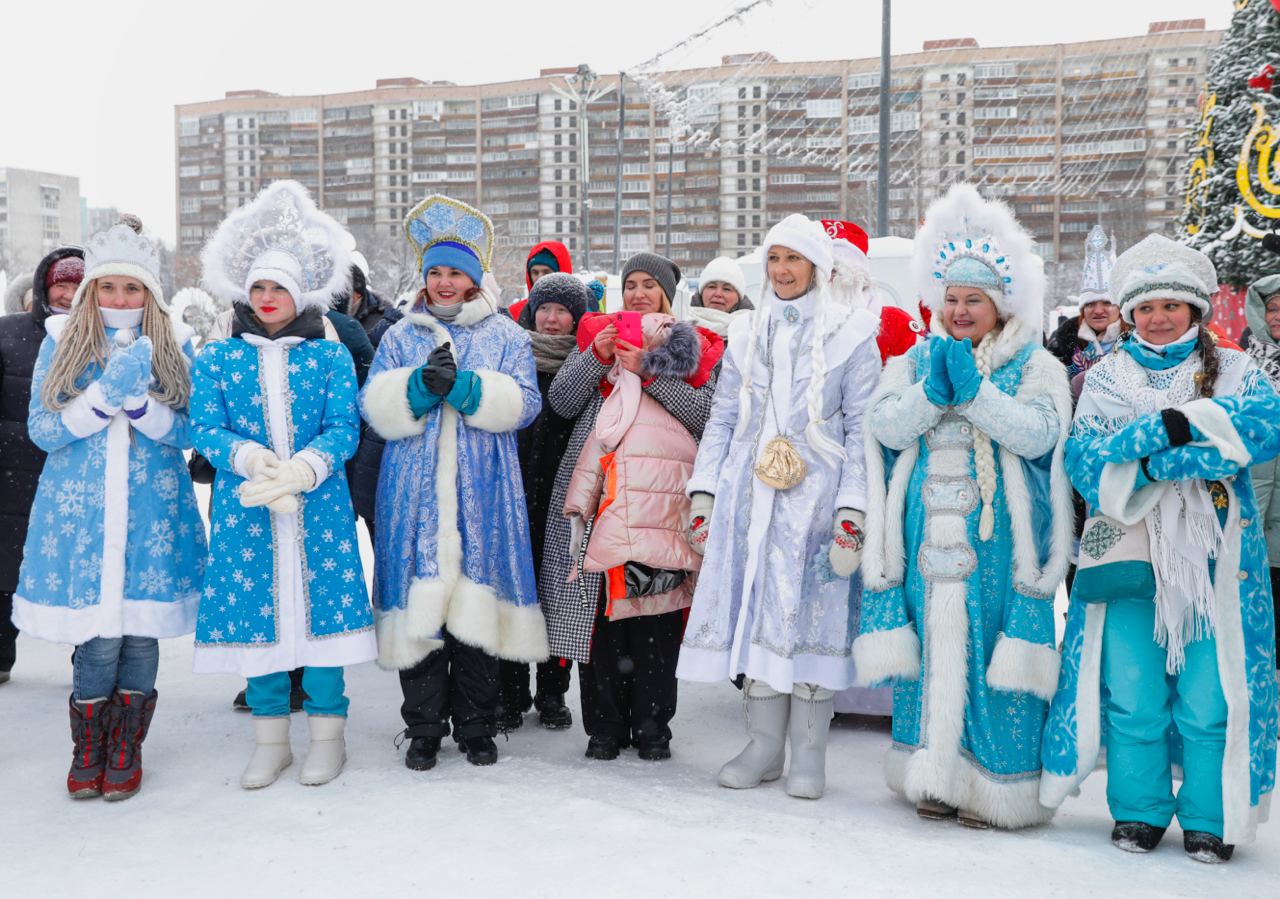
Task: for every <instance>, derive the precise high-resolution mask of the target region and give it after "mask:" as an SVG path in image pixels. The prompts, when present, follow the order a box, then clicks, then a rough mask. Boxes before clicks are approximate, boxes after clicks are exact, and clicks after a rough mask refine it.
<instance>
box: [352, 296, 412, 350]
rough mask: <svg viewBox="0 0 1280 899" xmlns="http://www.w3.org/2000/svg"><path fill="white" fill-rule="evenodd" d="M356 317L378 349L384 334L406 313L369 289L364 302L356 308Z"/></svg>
mask: <svg viewBox="0 0 1280 899" xmlns="http://www.w3.org/2000/svg"><path fill="white" fill-rule="evenodd" d="M354 318H355V320H356V321H358V322H359V323H360V325H361V327H363V328H364V333H366V334H368V335H369V340H370V341H371V342H372V343H373V348H374V349H375V350H376V349H377V348H378V344H379V343H381V342H382V335H383V334H386V333H387V329H388V328H390V327H391V326H392V325H394V324H395V323H396V322H398V321H400V319H402V318H404V313H403V312H401V311H400V310H399V309H396V308H394V307H393V306H391V304H390V303H387V302H386V301H384V300H383V299H382V297H380V296H378V295H377V294H376V293H374V292H373V291H372V290H367V291H366V292H365V294H364V302H363V303H361V304H360V308H359V309H358V310H356V314H355V316H354Z"/></svg>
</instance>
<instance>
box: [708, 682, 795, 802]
mask: <svg viewBox="0 0 1280 899" xmlns="http://www.w3.org/2000/svg"><path fill="white" fill-rule="evenodd" d="M742 704H743V706H744V707H745V710H746V716H747V736H748V737H750V738H751V742H749V743H748V744H747V747H746V748H745V749H743V750H742V752H740V753H738V755H737V757H735V758H734V759H733V760H732V761H730V762H728V763H726V764H725V766H724V767H723V768H721V769H720V778H719V780H720V786H722V787H729V788H730V789H732V790H749V789H751V788H752V787H758V786H760V784H761V783H764V782H767V781H773V780H777V779H778V778H779V777H781V776H782V765H783V762H784V761H785V758H786V751H787V716H788V715H790V713H791V695H790V694H788V693H779V692H778V691H777V690H774V689H773V688H772V687H770V686H769V685H768V684H766V683H765V682H764V681H758V680H751V679H750V678H748V679H747V681H746V683H744V684H743V685H742Z"/></svg>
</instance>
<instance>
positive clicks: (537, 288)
mask: <svg viewBox="0 0 1280 899" xmlns="http://www.w3.org/2000/svg"><path fill="white" fill-rule="evenodd" d="M590 296H591V294H590V291H588V290H587V285H585V284H583V283H582V281H581V280H579V279H578V278H577V277H575V276H574V275H566V274H564V273H562V272H552V273H551V274H549V275H543V276H542V277H541V278H539V279H538V280H537V281H535V282H534V284H533V289H532V290H530V291H529V314H530V315H536V314H537V312H538V307H539V306H542V305H543V304H545V303H559V304H560V305H561V306H563V307H564V308H566V309H568V310H569V314H570V315H572V316H573V324H574V326H575V327H576V326H577V324H578V322H579V321H581V320H582V316H583V315H584V314H585V313H586V311H587V302H588V299H589V297H590Z"/></svg>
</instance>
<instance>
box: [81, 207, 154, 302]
mask: <svg viewBox="0 0 1280 899" xmlns="http://www.w3.org/2000/svg"><path fill="white" fill-rule="evenodd" d="M108 275H118V276H120V277H124V278H134V279H135V280H138V281H141V282H142V284H143V286H145V287H146V288H147V290H149V291H151V296H152V297H154V298H155V301H156V305H158V306H159V307H160V308H161V309H162V310H164V312H165V313H166V314H167V313H168V312H169V305H168V303H166V302H165V299H164V291H163V290H162V289H161V288H160V250H159V249H158V248H157V247H156V245H155V244H153V243H152V242H151V241H149V240H147V239H146V238H145V237H143V236H142V235H141V234H139V233H137V232H136V231H134V230H133V229H132V228H130V227H129V226H128V225H126V224H123V223H120V224H117V225H112V226H111V227H110V228H108V229H107V230H106V231H99V232H98V233H97V234H95V235H93V237H91V238H89V243H88V244H86V245H85V248H84V278H83V279H82V280H81V281H80V286H79V287H77V288H76V295H75V297H74V298H73V299H72V300H71V306H72V308H74V307H75V306H77V305H79V303H80V300H81V299H82V298H83V297H84V294H85V290H87V289H88V287H89V284H91V283H92V282H93V281H94V280H96V279H98V278H105V277H107V276H108Z"/></svg>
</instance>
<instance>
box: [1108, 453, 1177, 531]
mask: <svg viewBox="0 0 1280 899" xmlns="http://www.w3.org/2000/svg"><path fill="white" fill-rule="evenodd" d="M1137 479H1138V463H1137V462H1108V463H1107V464H1106V465H1103V466H1102V477H1100V478H1099V479H1098V511H1100V512H1101V513H1102V514H1103V515H1108V516H1110V517H1111V518H1114V519H1115V520H1116V521H1118V522H1120V523H1121V524H1137V523H1138V522H1140V521H1142V520H1143V519H1145V518H1146V517H1147V515H1148V514H1149V513H1150V512H1151V510H1152V509H1154V508H1155V507H1156V505H1157V504H1158V503H1159V502H1160V497H1162V496H1164V492H1165V491H1166V490H1167V489H1169V485H1168V484H1167V483H1157V484H1145V485H1143V486H1142V487H1141V488H1139V489H1138V490H1134V489H1133V485H1134V484H1135V483H1136V482H1137Z"/></svg>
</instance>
